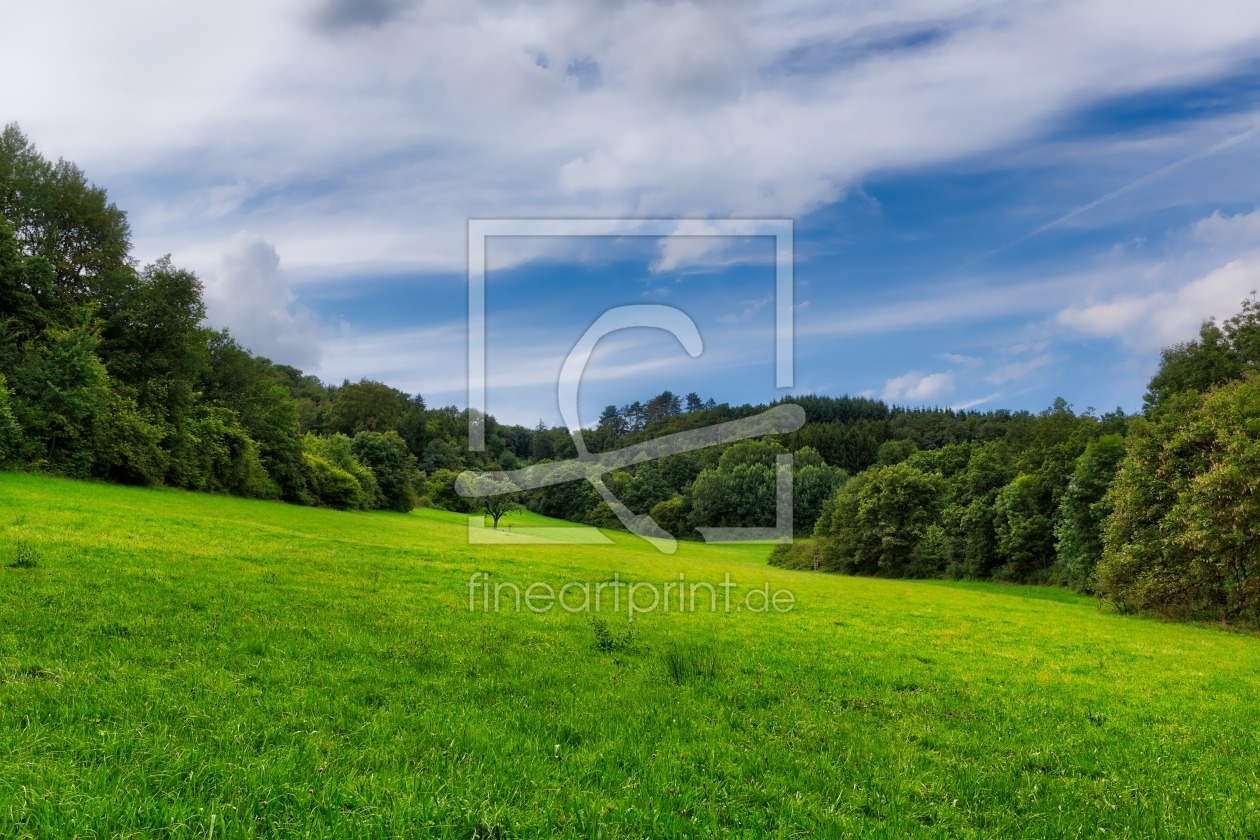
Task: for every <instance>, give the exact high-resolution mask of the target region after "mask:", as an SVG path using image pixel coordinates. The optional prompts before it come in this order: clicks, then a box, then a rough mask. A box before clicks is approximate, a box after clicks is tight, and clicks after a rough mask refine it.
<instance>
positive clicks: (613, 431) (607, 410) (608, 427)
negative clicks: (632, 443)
mask: <svg viewBox="0 0 1260 840" xmlns="http://www.w3.org/2000/svg"><path fill="white" fill-rule="evenodd" d="M596 428H598V429H601V430H602V431H604V432H606V433H608V434H610V435H612V436H613V437H621V436H622V435H624V434H625V433H626V419H625V418H624V417H622V416H621V412H620V411H618V410H617V406H615V405H608V406H604V410H603V412H601V413H600V415H599V423H598V425H597V426H596Z"/></svg>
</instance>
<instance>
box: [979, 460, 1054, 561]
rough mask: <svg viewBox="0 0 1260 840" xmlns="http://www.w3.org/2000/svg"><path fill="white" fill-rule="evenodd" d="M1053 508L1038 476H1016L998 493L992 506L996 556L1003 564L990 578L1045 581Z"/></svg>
mask: <svg viewBox="0 0 1260 840" xmlns="http://www.w3.org/2000/svg"><path fill="white" fill-rule="evenodd" d="M1052 512H1053V505H1052V504H1051V498H1050V492H1049V489H1048V488H1047V487H1046V486H1045V484H1044V482H1042V481H1041V480H1040V477H1039V476H1037V475H1029V474H1027V473H1024V474H1021V475H1018V476H1016V477H1015V480H1014V481H1012V482H1011V483H1010V484H1008V485H1006V486H1005V487H1003V488H1002V489H1001V490H999V491H998V494H997V498H996V499H995V500H994V504H993V524H994V533H995V535H996V537H997V554H998V557H999V558H1000V559H1001V560H1003V561H1005V563H1006V565H1005V566H1003V567H1001V568H999V569H997V570H995V571H994V572H993V577H994V578H995V579H1000V580H1008V581H1015V582H1021V583H1023V582H1032V581H1038V582H1042V583H1044V582H1046V581H1044V580H1042V578H1044V577H1045V572H1046V571H1047V570H1048V569H1049V568H1050V566H1051V565H1052V564H1053V563H1054V522H1053V520H1052V519H1051V515H1052Z"/></svg>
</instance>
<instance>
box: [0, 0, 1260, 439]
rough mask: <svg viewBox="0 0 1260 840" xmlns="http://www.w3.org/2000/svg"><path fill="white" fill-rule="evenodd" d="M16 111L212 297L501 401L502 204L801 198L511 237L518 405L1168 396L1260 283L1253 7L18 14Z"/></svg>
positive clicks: (563, 3) (262, 320) (977, 402)
mask: <svg viewBox="0 0 1260 840" xmlns="http://www.w3.org/2000/svg"><path fill="white" fill-rule="evenodd" d="M4 19H5V23H4V28H5V30H6V33H7V35H8V37H6V39H5V40H6V44H5V48H4V50H3V51H0V74H3V76H4V78H6V79H9V80H10V83H9V84H7V85H6V86H5V90H4V93H3V94H0V121H3V122H9V121H16V122H18V123H19V124H20V125H21V127H22V128H23V130H24V131H25V132H26V133H27V135H28V136H29V137H30V138H31V139H32V140H33V141H34V142H35V143H36V145H37V146H38V147H39V148H40V150H41V151H42V152H43V153H44V154H45V155H47V156H50V157H58V156H64V157H66V158H68V159H70V160H73V161H75V162H76V163H78V164H79V165H80V166H81V167H83V168H84V170H85V171H86V172H87V174H88V176H89V177H90V178H91V179H92V180H94V181H95V182H96V183H98V184H101V185H103V186H105V187H106V188H107V189H108V190H109V193H110V196H111V198H112V199H113V200H114V201H115V202H117V203H118V205H119V206H120V207H122V208H123V209H125V210H126V211H127V212H128V214H129V218H130V220H131V225H132V232H133V242H134V250H135V255H136V257H137V258H138V259H139V260H140V261H141V262H147V261H150V260H153V259H156V258H158V257H160V256H162V255H163V254H167V253H169V254H171V255H172V257H173V259H174V260H175V262H176V263H177V264H179V265H181V266H184V267H187V268H189V269H192V270H193V271H195V272H196V273H197V274H198V276H199V277H200V278H201V279H202V281H203V283H204V284H205V290H206V300H207V308H208V318H209V321H210V323H212V324H213V325H214V326H216V327H221V326H226V327H228V328H229V329H230V330H231V331H232V333H233V334H234V335H235V336H237V338H238V339H239V340H240V341H241V342H242V343H243V344H245V345H246V346H248V347H250V348H251V349H253V350H254V351H255V352H257V353H260V354H263V355H266V356H268V357H270V358H272V359H274V360H276V361H279V362H284V363H287V364H292V365H295V366H297V367H300V368H302V369H303V370H306V371H308V372H310V373H314V374H316V375H318V376H320V377H321V378H322V379H324V380H325V381H329V382H340V381H342V380H343V379H346V378H349V379H352V380H357V379H359V378H361V377H368V378H372V379H378V380H381V381H384V382H387V383H389V384H391V385H394V386H395V387H398V388H401V389H403V390H405V391H407V392H409V393H420V394H422V395H423V396H424V397H425V399H426V401H427V402H428V403H429V404H430V405H448V404H454V405H461V406H462V405H465V404H466V403H467V373H466V367H467V349H466V342H467V314H468V292H467V275H466V271H467V253H468V237H467V229H468V221H469V219H495V218H508V219H538V218H548V219H615V220H636V219H691V220H694V219H707V220H726V219H785V220H790V221H791V222H792V225H793V230H794V237H793V260H792V266H791V267H792V269H793V275H794V292H793V299H792V301H791V305H792V307H793V316H794V331H795V342H794V375H793V381H792V386H791V387H790V388H780V387H778V386H779V384H780V383H779V382H777V381H776V377H775V360H774V348H775V321H774V314H775V311H776V306H777V303H776V300H775V295H774V293H775V276H776V274H775V251H774V247H773V240H771V239H767V238H764V237H756V236H742V237H687V238H683V237H677V236H674V237H663V238H662V237H649V236H620V237H575V236H560V235H557V236H549V237H525V238H506V237H494V238H491V239H490V240H488V241H487V243H486V251H485V253H486V336H487V349H486V359H487V382H488V394H487V406H488V408H489V410H490V411H491V413H493V414H495V415H496V416H497V417H499V418H500V419H501V420H504V421H506V422H516V423H523V424H528V425H534V424H535V423H537V422H538V421H539V420H542V421H544V422H546V423H548V424H549V425H551V424H557V423H559V422H560V415H559V412H558V408H557V396H556V381H557V377H558V374H559V371H560V368H561V365H562V364H563V362H564V359H565V357H566V355H567V354H568V353H569V352H570V350H571V348H572V347H573V346H574V344H575V343H576V342H577V341H578V339H579V338H580V337H581V336H582V335H583V333H584V332H585V331H586V330H587V328H588V327H590V326H591V324H592V323H593V322H594V321H595V319H596V318H598V317H599V316H600V314H601V313H603V312H604V311H606V310H608V309H610V308H612V307H616V306H622V305H628V304H643V303H654V304H663V305H668V306H673V307H677V308H679V309H681V310H682V311H683V312H685V313H686V314H687V315H688V316H689V317H690V318H691V319H692V320H693V321H694V323H695V324H696V326H697V328H698V330H699V332H700V334H701V336H702V339H703V343H704V349H703V352H702V353H700V354H699V355H698V356H696V357H694V358H693V357H692V356H691V355H689V354H688V353H687V352H685V351H684V350H683V348H682V347H681V346H680V344H679V342H678V341H677V340H676V339H674V338H672V337H670V336H669V335H668V334H666V333H663V332H660V331H658V330H648V329H637V330H636V329H632V330H626V331H621V332H617V333H614V334H612V335H610V336H609V337H607V338H605V339H603V340H602V341H601V342H600V343H599V345H598V349H597V351H596V353H595V355H594V357H593V358H592V360H591V362H590V365H589V367H588V368H587V373H586V377H585V378H584V379H583V387H582V391H581V403H580V404H581V414H582V417H581V422H583V423H589V422H591V421H593V420H594V419H595V417H596V416H597V415H598V412H599V410H600V409H601V408H602V407H603V406H604V405H606V404H609V403H615V404H624V403H628V402H630V401H632V400H635V399H647V398H649V397H651V396H653V395H655V394H657V393H659V392H660V391H662V390H665V389H670V390H673V391H674V392H676V393H684V394H685V393H687V392H691V391H695V392H698V393H700V394H701V395H702V396H703V397H705V398H708V397H712V398H714V399H716V400H717V401H718V402H729V403H732V404H741V403H754V404H755V403H762V402H766V401H769V400H772V399H776V398H779V397H781V396H784V395H786V394H789V393H817V394H826V395H840V394H861V395H866V396H872V397H878V398H882V399H885V400H888V401H890V402H895V403H897V404H901V405H910V406H951V407H958V408H962V407H967V408H976V409H980V410H983V409H990V408H1013V409H1029V410H1038V409H1041V408H1044V407H1045V406H1047V405H1049V404H1050V403H1051V402H1052V401H1053V400H1054V399H1055V397H1058V396H1062V397H1064V398H1066V399H1067V400H1068V402H1070V403H1072V404H1073V405H1074V406H1075V407H1076V409H1077V410H1078V411H1084V410H1086V409H1088V408H1090V407H1092V408H1094V409H1096V410H1097V411H1100V412H1101V411H1108V410H1111V409H1114V408H1116V407H1117V406H1119V407H1121V408H1124V409H1125V410H1126V411H1134V410H1137V409H1139V408H1140V406H1141V397H1142V393H1143V390H1144V386H1145V383H1146V382H1147V380H1148V379H1149V377H1150V375H1151V373H1152V372H1153V371H1154V369H1155V366H1156V364H1157V363H1158V358H1159V351H1160V348H1161V347H1163V346H1166V345H1169V344H1172V343H1175V342H1178V341H1185V340H1188V339H1191V338H1193V337H1194V336H1195V335H1196V333H1197V330H1198V327H1199V325H1200V323H1201V322H1202V321H1203V319H1205V318H1208V317H1212V316H1217V317H1228V316H1229V315H1230V314H1232V313H1234V312H1235V311H1237V309H1238V308H1239V303H1240V301H1241V300H1242V299H1243V298H1244V297H1246V296H1247V295H1248V294H1249V293H1250V292H1251V291H1252V290H1254V289H1257V288H1260V4H1257V3H1255V2H1254V0H1205V2H1198V3H1195V4H1189V3H1186V2H1184V1H1179V2H1164V1H1163V0H1144V1H1142V2H1139V1H1138V0H1124V2H1120V0H1076V1H1073V0H1026V1H1025V2H1020V1H1019V0H1007V1H1006V2H997V1H996V0H881V2H875V0H825V2H811V0H778V2H755V0H723V2H663V1H662V2H635V1H634V0H598V2H597V0H550V1H546V0H540V2H511V0H484V1H483V2H476V0H416V2H412V0H308V2H294V1H293V0H274V1H273V2H268V3H265V4H264V3H252V2H237V0H219V2H215V3H201V2H189V3H159V2H153V1H152V0H117V2H112V3H109V4H102V3H95V2H86V0H79V2H71V0H45V2H41V3H26V4H16V3H6V4H5V9H4Z"/></svg>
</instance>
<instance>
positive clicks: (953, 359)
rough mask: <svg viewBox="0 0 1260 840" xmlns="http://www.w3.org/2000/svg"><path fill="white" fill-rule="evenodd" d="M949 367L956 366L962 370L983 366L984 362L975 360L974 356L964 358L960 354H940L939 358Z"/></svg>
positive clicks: (964, 356)
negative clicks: (947, 363) (949, 365)
mask: <svg viewBox="0 0 1260 840" xmlns="http://www.w3.org/2000/svg"><path fill="white" fill-rule="evenodd" d="M940 357H941V358H942V359H944V360H945V361H947V362H949V363H950V364H951V365H958V366H959V367H964V368H977V367H980V366H981V365H982V364H984V361H983V360H981V359H977V358H976V357H975V356H966V355H964V354H962V353H942V354H941V356H940Z"/></svg>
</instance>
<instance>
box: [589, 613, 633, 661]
mask: <svg viewBox="0 0 1260 840" xmlns="http://www.w3.org/2000/svg"><path fill="white" fill-rule="evenodd" d="M591 633H592V634H594V636H595V649H596V650H597V651H599V652H601V653H614V652H617V651H631V650H634V625H633V624H630V625H628V626H627V627H626V629H625V630H623V631H622V632H620V633H618V632H616V631H614V630H611V629H609V627H608V622H607V621H605V620H604V619H602V618H592V619H591Z"/></svg>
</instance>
